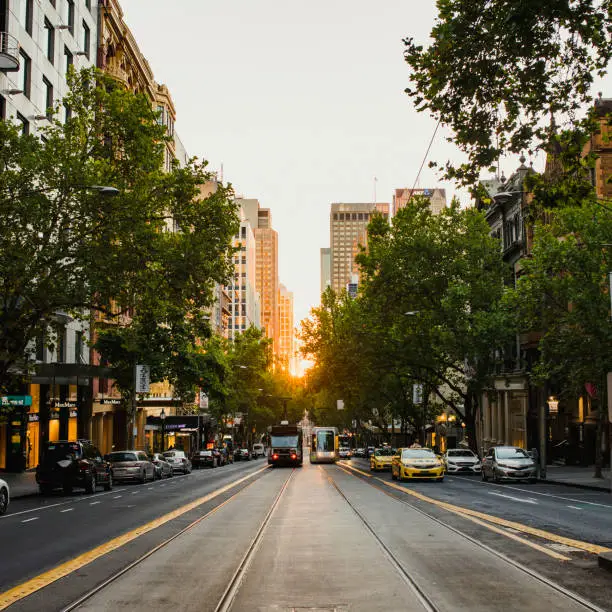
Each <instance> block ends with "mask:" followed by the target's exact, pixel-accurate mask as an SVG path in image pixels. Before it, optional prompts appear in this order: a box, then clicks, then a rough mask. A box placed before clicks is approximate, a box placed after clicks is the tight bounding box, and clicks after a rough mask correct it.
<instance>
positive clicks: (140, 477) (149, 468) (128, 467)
mask: <svg viewBox="0 0 612 612" xmlns="http://www.w3.org/2000/svg"><path fill="white" fill-rule="evenodd" d="M105 458H106V460H107V461H110V462H111V464H112V466H113V479H114V480H115V481H118V480H136V481H138V482H141V483H143V484H144V483H145V482H147V481H148V480H155V466H154V465H153V464H152V463H151V460H150V459H149V457H148V456H147V454H146V453H145V452H144V451H137V450H129V451H113V452H112V453H109V454H108V455H106V456H105Z"/></svg>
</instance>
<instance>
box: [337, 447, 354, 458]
mask: <svg viewBox="0 0 612 612" xmlns="http://www.w3.org/2000/svg"><path fill="white" fill-rule="evenodd" d="M338 456H339V457H340V459H350V458H351V456H352V453H351V449H350V448H347V447H346V446H341V447H340V450H339V451H338Z"/></svg>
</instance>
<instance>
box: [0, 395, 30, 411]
mask: <svg viewBox="0 0 612 612" xmlns="http://www.w3.org/2000/svg"><path fill="white" fill-rule="evenodd" d="M31 405H32V396H31V395H0V406H3V407H10V408H16V407H19V406H31Z"/></svg>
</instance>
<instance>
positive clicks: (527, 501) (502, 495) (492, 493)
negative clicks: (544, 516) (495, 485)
mask: <svg viewBox="0 0 612 612" xmlns="http://www.w3.org/2000/svg"><path fill="white" fill-rule="evenodd" d="M489 495H497V496H498V497H505V498H506V499H513V500H514V501H517V502H523V503H524V504H537V503H538V502H537V501H535V499H525V498H523V497H512V495H504V494H503V493H496V492H495V491H489Z"/></svg>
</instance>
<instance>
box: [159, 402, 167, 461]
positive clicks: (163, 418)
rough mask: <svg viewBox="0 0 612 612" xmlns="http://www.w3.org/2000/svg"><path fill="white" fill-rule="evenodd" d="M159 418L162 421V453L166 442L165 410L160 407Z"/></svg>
mask: <svg viewBox="0 0 612 612" xmlns="http://www.w3.org/2000/svg"><path fill="white" fill-rule="evenodd" d="M159 418H160V419H161V422H162V445H161V446H162V453H163V452H164V450H166V442H165V438H166V412H165V410H164V409H163V408H162V410H161V412H160V414H159Z"/></svg>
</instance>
